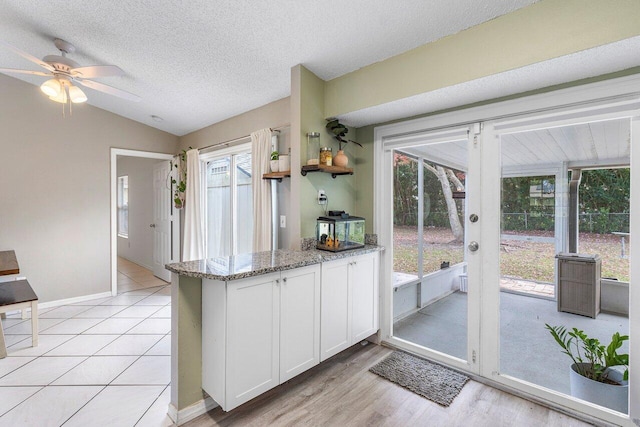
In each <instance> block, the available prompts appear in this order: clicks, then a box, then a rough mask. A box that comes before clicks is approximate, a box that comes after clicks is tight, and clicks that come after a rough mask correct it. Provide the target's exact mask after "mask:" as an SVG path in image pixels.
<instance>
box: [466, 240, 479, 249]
mask: <svg viewBox="0 0 640 427" xmlns="http://www.w3.org/2000/svg"><path fill="white" fill-rule="evenodd" d="M468 248H469V250H470V251H471V252H475V251H477V250H478V248H480V245H479V244H478V242H475V241H474V242H471V243H469V246H468Z"/></svg>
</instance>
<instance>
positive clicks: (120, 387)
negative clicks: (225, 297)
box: [0, 259, 173, 427]
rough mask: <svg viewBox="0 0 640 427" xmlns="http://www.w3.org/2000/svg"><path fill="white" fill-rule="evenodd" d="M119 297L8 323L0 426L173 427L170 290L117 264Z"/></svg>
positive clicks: (1, 362) (0, 365)
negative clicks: (35, 336)
mask: <svg viewBox="0 0 640 427" xmlns="http://www.w3.org/2000/svg"><path fill="white" fill-rule="evenodd" d="M118 270H119V273H118V290H119V295H118V296H116V297H112V298H100V299H96V300H92V301H86V302H80V303H76V304H72V305H65V306H60V307H55V308H50V309H43V310H41V312H40V313H39V316H40V319H39V329H40V334H41V335H40V339H39V345H38V347H35V348H32V347H31V335H30V334H31V327H30V321H29V320H28V319H27V320H23V319H22V318H21V316H20V314H19V313H14V314H10V315H8V316H7V319H5V320H3V326H4V333H5V336H6V338H7V340H6V341H7V353H8V357H6V358H5V359H0V426H16V427H19V426H39V427H40V426H61V425H64V426H65V427H66V426H89V425H91V426H118V427H121V426H123V427H126V426H154V427H155V426H171V425H173V424H172V423H171V421H170V420H169V418H168V416H167V407H168V405H169V393H170V388H169V382H170V376H171V371H170V360H171V334H170V329H171V296H170V294H171V291H170V286H169V285H168V284H167V283H166V282H164V281H161V280H160V279H157V278H155V277H153V275H152V274H151V272H149V271H148V270H146V269H143V268H142V267H139V266H136V265H135V264H133V263H130V262H129V261H126V260H122V259H119V261H118Z"/></svg>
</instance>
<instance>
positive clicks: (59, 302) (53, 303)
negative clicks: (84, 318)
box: [38, 291, 112, 309]
mask: <svg viewBox="0 0 640 427" xmlns="http://www.w3.org/2000/svg"><path fill="white" fill-rule="evenodd" d="M111 296H112V295H111V291H109V292H100V293H99V294H92V295H83V296H81V297H73V298H65V299H59V300H55V301H48V302H42V303H38V309H41V308H50V307H58V306H60V305H67V304H75V303H77V302H83V301H90V300H92V299H98V298H107V297H111Z"/></svg>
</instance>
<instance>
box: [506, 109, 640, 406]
mask: <svg viewBox="0 0 640 427" xmlns="http://www.w3.org/2000/svg"><path fill="white" fill-rule="evenodd" d="M629 140H630V121H629V119H619V120H610V121H600V122H591V123H583V124H575V125H569V126H564V127H556V128H549V129H537V130H531V131H526V132H519V133H511V134H503V135H501V137H500V141H501V142H500V144H501V150H500V151H501V163H502V180H501V183H502V184H501V195H502V196H501V206H500V208H501V212H502V217H501V234H502V239H501V242H500V251H499V253H500V276H501V277H500V289H501V292H500V312H499V313H500V322H499V324H500V341H499V371H500V374H501V375H507V376H510V377H513V378H516V379H518V380H522V381H525V382H528V383H531V384H534V385H537V386H542V387H545V388H548V389H551V390H554V391H556V392H560V393H564V394H566V395H569V396H574V397H575V396H576V393H577V392H576V389H575V387H574V386H573V385H572V384H571V382H570V366H571V364H572V361H571V359H570V358H569V357H568V356H567V355H566V354H564V353H563V349H562V348H561V347H560V346H559V345H558V343H557V342H556V340H555V339H554V337H553V336H552V334H551V333H550V331H549V330H548V329H547V327H546V325H550V326H552V327H562V328H566V329H567V330H568V331H571V330H572V329H573V328H577V329H578V330H581V331H583V332H584V334H586V335H587V336H588V337H590V338H595V339H597V340H599V345H603V346H607V345H608V344H609V342H610V341H611V339H612V335H613V334H614V333H617V332H618V333H620V334H621V335H628V334H629V318H628V313H629V297H628V289H629V284H628V277H629V265H628V259H626V258H625V257H624V255H626V254H623V252H622V251H623V243H622V242H623V238H624V239H627V240H626V241H625V242H626V243H628V234H629V233H628V222H627V221H628V215H629V198H630V189H629V179H628V177H629V176H630V174H629V167H628V166H629V164H630V157H629V153H630V151H629ZM607 156H610V157H607ZM606 164H612V165H615V166H614V167H604V166H603V165H606ZM548 171H555V172H554V173H552V174H550V173H548ZM625 250H626V247H625ZM602 260H606V263H605V262H603V261H602ZM616 292H621V293H620V294H616V295H617V296H614V294H615V293H616ZM623 294H624V295H625V296H623ZM625 298H626V299H625ZM574 352H575V350H574ZM628 352H629V342H628V341H623V342H622V345H621V347H620V348H619V349H618V353H621V354H628ZM580 353H581V355H582V357H583V358H584V357H585V352H584V350H581V352H580ZM585 361H586V360H585ZM620 369H621V370H624V368H620ZM604 394H607V393H604ZM593 403H596V404H598V405H602V406H604V407H607V408H609V409H614V410H617V411H619V412H623V413H627V407H626V403H625V404H623V405H622V406H616V405H615V404H611V403H603V402H593Z"/></svg>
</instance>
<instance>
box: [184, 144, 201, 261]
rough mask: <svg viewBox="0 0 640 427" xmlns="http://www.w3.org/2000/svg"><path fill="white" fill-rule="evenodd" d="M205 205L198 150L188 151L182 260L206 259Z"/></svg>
mask: <svg viewBox="0 0 640 427" xmlns="http://www.w3.org/2000/svg"><path fill="white" fill-rule="evenodd" d="M203 209H204V203H203V202H202V178H201V173H200V155H199V154H198V150H196V149H192V150H189V151H187V189H186V191H185V206H184V247H183V248H182V260H183V261H194V260H199V259H204V258H206V255H205V252H204V238H205V236H204V221H203V219H204V212H203Z"/></svg>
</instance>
